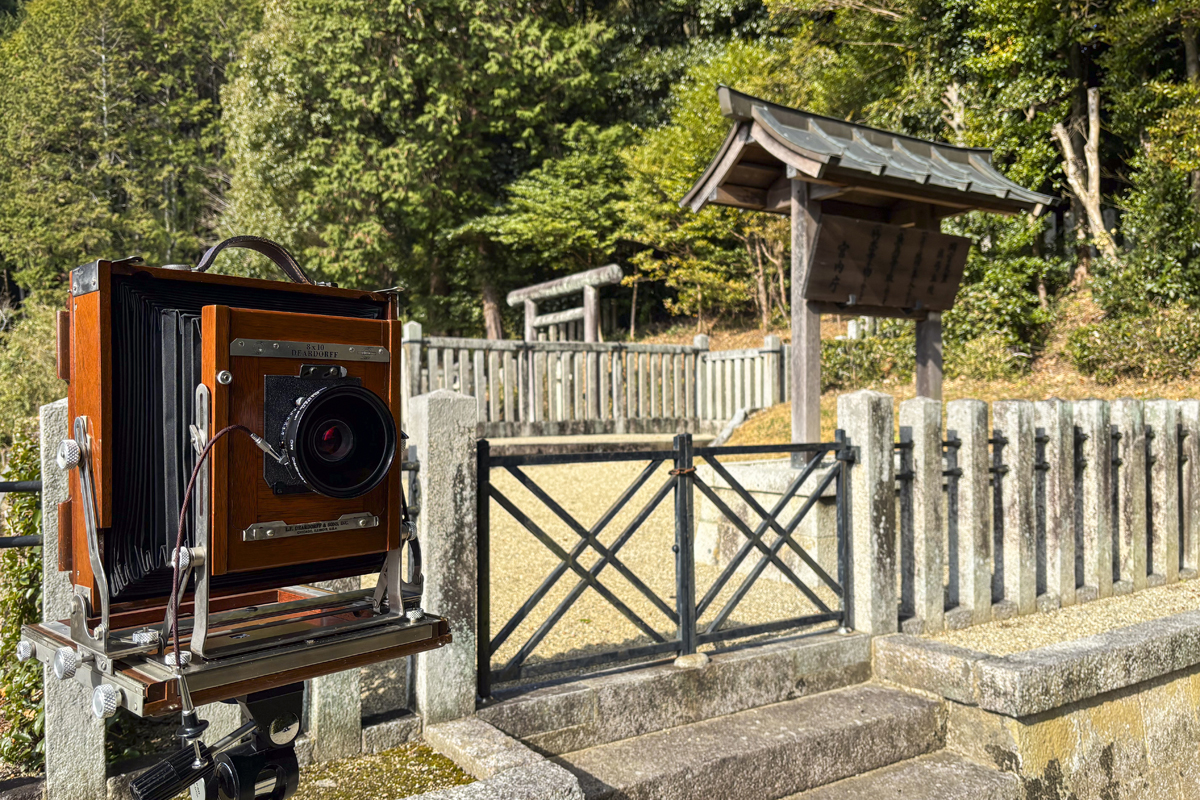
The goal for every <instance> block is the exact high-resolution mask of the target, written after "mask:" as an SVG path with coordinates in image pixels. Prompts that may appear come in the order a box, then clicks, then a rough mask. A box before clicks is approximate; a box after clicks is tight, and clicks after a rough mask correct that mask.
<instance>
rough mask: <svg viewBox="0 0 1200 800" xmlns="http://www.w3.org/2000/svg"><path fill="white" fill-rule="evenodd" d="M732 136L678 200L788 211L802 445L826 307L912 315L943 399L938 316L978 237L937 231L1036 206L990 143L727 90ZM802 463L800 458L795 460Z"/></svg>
mask: <svg viewBox="0 0 1200 800" xmlns="http://www.w3.org/2000/svg"><path fill="white" fill-rule="evenodd" d="M717 99H718V101H719V102H720V105H721V113H722V114H723V115H724V116H725V117H726V118H727V119H728V120H729V121H730V122H731V123H732V125H731V126H730V129H729V134H728V135H727V136H726V137H725V141H724V142H723V143H722V144H721V146H720V148H719V149H718V150H717V151H716V153H714V154H713V157H712V159H711V160H710V161H709V163H708V166H707V167H706V168H705V170H704V172H703V173H701V175H700V176H699V177H698V178H697V179H696V182H695V184H694V185H693V186H692V188H691V189H690V190H689V191H688V193H687V194H686V195H685V196H684V197H683V198H682V199H681V200H680V205H681V206H683V207H684V208H690V209H691V210H692V211H700V210H702V209H703V208H704V207H705V206H708V205H719V206H732V207H734V208H744V209H749V210H754V211H766V212H768V213H771V214H784V215H787V216H789V217H790V218H791V262H792V263H791V279H792V295H791V301H792V302H791V308H790V312H791V328H792V349H791V356H790V359H791V378H790V380H791V396H792V441H794V442H816V441H820V435H821V314H848V315H852V316H860V315H862V316H875V317H903V318H908V319H912V320H915V321H916V331H915V334H916V336H915V340H916V341H915V344H916V370H915V375H914V377H915V380H916V389H917V395H918V396H919V397H932V398H938V399H940V398H941V396H942V321H941V315H942V312H944V311H947V310H949V309H950V308H951V307H953V305H954V300H955V297H956V296H957V294H958V287H959V284H960V283H961V282H962V276H963V267H964V265H965V264H966V259H967V252H968V250H970V245H971V242H970V240H969V239H964V238H962V237H959V236H948V235H946V234H943V233H942V232H941V231H940V224H941V221H942V220H944V219H947V218H949V217H953V216H957V215H959V214H965V213H967V212H968V211H985V212H991V213H995V214H1005V215H1013V214H1032V215H1034V216H1037V215H1039V214H1041V213H1042V211H1043V210H1045V209H1046V208H1048V207H1050V206H1053V205H1057V204H1058V200H1057V198H1054V197H1051V196H1050V195H1046V194H1041V193H1040V192H1036V191H1032V190H1030V189H1027V188H1025V187H1024V186H1020V185H1018V184H1016V183H1014V182H1012V181H1010V180H1009V179H1008V178H1006V177H1005V176H1004V175H1003V174H1002V173H1001V172H1000V171H999V170H998V169H996V167H995V166H994V165H993V164H992V152H991V150H988V149H985V148H979V147H958V146H956V145H952V144H948V143H946V142H939V141H934V140H932V139H920V138H917V137H915V136H909V135H907V134H904V133H898V132H893V131H884V130H879V129H878V128H872V127H869V126H866V125H858V124H855V123H853V122H848V121H846V120H843V119H834V118H831V117H825V116H821V115H820V114H812V113H810V112H808V111H804V110H802V109H798V108H788V107H787V106H783V105H779V104H778V103H771V102H769V101H767V100H763V99H760V98H758V97H751V96H750V95H748V94H742V93H741V92H736V91H734V90H733V89H730V88H729V87H727V86H721V87H719V88H718V89H717ZM793 466H799V464H798V462H797V461H796V460H795V459H794V460H793Z"/></svg>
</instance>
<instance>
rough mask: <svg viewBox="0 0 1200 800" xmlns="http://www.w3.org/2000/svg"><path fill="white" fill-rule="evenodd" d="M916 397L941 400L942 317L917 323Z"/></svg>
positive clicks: (932, 316) (934, 314) (937, 315)
mask: <svg viewBox="0 0 1200 800" xmlns="http://www.w3.org/2000/svg"><path fill="white" fill-rule="evenodd" d="M917 397H931V398H933V399H934V400H941V399H942V315H941V312H938V311H930V312H929V316H927V317H926V318H925V319H923V320H919V321H918V322H917Z"/></svg>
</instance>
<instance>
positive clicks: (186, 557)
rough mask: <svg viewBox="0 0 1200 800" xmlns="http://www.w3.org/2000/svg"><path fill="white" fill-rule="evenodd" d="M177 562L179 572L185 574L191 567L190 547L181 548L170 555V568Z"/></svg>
mask: <svg viewBox="0 0 1200 800" xmlns="http://www.w3.org/2000/svg"><path fill="white" fill-rule="evenodd" d="M176 560H178V561H179V571H180V572H186V571H187V569H188V567H190V566H191V565H192V550H191V548H190V547H181V548H180V549H178V550H176V551H175V552H173V553H172V554H171V566H172V567H174V566H175V561H176Z"/></svg>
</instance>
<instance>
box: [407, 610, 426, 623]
mask: <svg viewBox="0 0 1200 800" xmlns="http://www.w3.org/2000/svg"><path fill="white" fill-rule="evenodd" d="M404 616H405V617H407V618H408V621H409V622H420V621H421V620H423V619H425V609H423V608H410V609H409V610H408V611H406V612H404Z"/></svg>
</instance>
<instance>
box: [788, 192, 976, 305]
mask: <svg viewBox="0 0 1200 800" xmlns="http://www.w3.org/2000/svg"><path fill="white" fill-rule="evenodd" d="M817 230H818V232H817V243H816V249H815V252H814V253H813V257H812V264H811V265H810V267H809V271H808V281H807V283H806V285H805V287H804V297H805V299H806V300H809V301H810V302H812V303H814V304H816V305H817V307H818V309H817V310H819V311H824V312H826V313H833V314H855V315H863V316H888V317H891V316H895V317H915V318H919V317H923V316H925V315H926V314H927V313H928V312H930V311H948V310H949V309H950V308H951V307H952V306H953V305H954V297H955V295H956V294H957V293H958V285H959V282H960V281H961V280H962V274H963V266H964V265H965V264H966V261H967V251H968V250H969V249H970V247H971V240H970V239H964V238H963V237H961V236H948V235H946V234H944V233H938V232H937V231H931V230H920V229H915V228H903V227H900V226H898V225H888V224H886V223H883V222H869V221H864V220H858V219H851V218H849V217H838V216H831V215H825V216H823V217H822V219H821V223H820V226H819V227H818V229H817Z"/></svg>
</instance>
